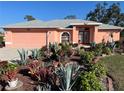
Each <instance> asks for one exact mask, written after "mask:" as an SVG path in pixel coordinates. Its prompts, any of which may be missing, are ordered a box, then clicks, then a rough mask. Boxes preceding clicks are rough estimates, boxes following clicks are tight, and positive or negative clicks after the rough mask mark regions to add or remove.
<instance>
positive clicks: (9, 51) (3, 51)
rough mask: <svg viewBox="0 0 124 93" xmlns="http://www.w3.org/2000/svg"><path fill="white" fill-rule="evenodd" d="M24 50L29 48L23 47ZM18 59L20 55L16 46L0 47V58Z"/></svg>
mask: <svg viewBox="0 0 124 93" xmlns="http://www.w3.org/2000/svg"><path fill="white" fill-rule="evenodd" d="M18 49H19V48H18ZM19 50H21V49H19ZM25 50H30V49H25ZM30 53H31V52H29V54H30ZM19 59H20V57H19V54H18V51H17V48H5V47H4V48H0V60H19Z"/></svg>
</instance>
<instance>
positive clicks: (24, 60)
mask: <svg viewBox="0 0 124 93" xmlns="http://www.w3.org/2000/svg"><path fill="white" fill-rule="evenodd" d="M17 51H18V53H19V56H20V60H21V61H20V63H19V64H20V65H26V63H27V58H28V51H26V50H24V49H22V50H21V51H20V50H17Z"/></svg>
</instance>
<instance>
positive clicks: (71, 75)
mask: <svg viewBox="0 0 124 93" xmlns="http://www.w3.org/2000/svg"><path fill="white" fill-rule="evenodd" d="M79 68H80V66H78V65H77V64H74V63H67V64H66V65H65V66H64V65H61V66H60V68H57V69H56V71H55V73H56V75H57V76H58V77H59V81H60V90H62V91H71V90H72V87H73V86H74V84H75V82H76V80H77V78H78V76H79V74H80V71H79Z"/></svg>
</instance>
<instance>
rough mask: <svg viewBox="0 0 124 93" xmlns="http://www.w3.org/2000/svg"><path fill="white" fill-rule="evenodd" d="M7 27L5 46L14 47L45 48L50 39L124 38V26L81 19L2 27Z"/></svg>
mask: <svg viewBox="0 0 124 93" xmlns="http://www.w3.org/2000/svg"><path fill="white" fill-rule="evenodd" d="M2 28H3V29H4V31H5V46H6V47H12V48H41V47H42V46H45V45H48V44H49V43H55V42H57V43H62V42H70V43H78V44H89V43H91V42H95V43H101V42H102V41H103V40H104V42H107V41H108V40H109V38H110V36H111V35H112V36H113V40H114V41H118V40H119V39H120V31H121V30H122V28H121V27H118V26H113V25H108V24H102V23H98V22H94V21H86V20H79V19H61V20H52V21H40V20H33V21H27V22H23V23H16V24H11V25H6V26H3V27H2Z"/></svg>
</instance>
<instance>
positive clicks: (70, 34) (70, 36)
mask: <svg viewBox="0 0 124 93" xmlns="http://www.w3.org/2000/svg"><path fill="white" fill-rule="evenodd" d="M65 32H66V33H68V34H69V42H70V40H71V34H70V32H67V31H64V32H61V33H60V43H62V40H61V38H62V34H63V33H65Z"/></svg>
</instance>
